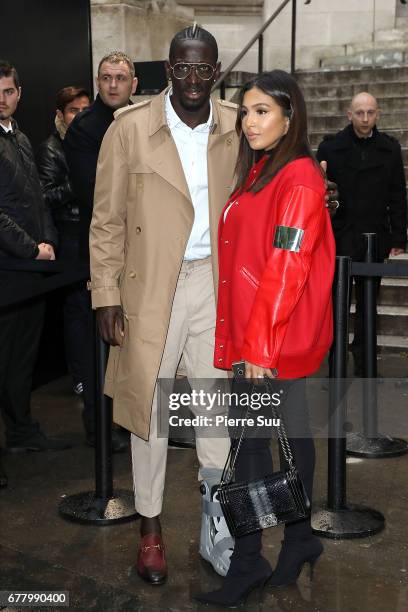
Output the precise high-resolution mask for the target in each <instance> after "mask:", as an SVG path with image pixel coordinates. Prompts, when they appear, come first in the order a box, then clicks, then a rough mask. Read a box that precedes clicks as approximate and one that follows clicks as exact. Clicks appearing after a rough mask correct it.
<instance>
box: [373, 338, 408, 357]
mask: <svg viewBox="0 0 408 612" xmlns="http://www.w3.org/2000/svg"><path fill="white" fill-rule="evenodd" d="M377 347H378V352H379V353H404V354H406V353H408V336H406V335H405V336H384V335H383V334H377Z"/></svg>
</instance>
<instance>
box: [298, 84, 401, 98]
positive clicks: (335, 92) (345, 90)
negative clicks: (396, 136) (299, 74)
mask: <svg viewBox="0 0 408 612" xmlns="http://www.w3.org/2000/svg"><path fill="white" fill-rule="evenodd" d="M317 83H319V84H318V85H317ZM302 91H303V95H304V96H305V98H306V101H307V102H309V101H312V100H321V99H337V98H348V99H349V100H351V98H352V97H353V96H355V95H356V94H358V93H360V92H361V91H368V92H370V93H371V94H372V95H373V96H376V97H386V96H389V97H392V96H408V81H392V82H386V81H385V82H383V81H380V82H372V81H369V80H367V81H362V82H361V83H360V82H359V83H350V84H348V83H342V84H341V85H339V84H333V85H329V84H328V85H320V80H319V79H317V80H316V85H305V86H303V85H302Z"/></svg>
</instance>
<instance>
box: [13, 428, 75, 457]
mask: <svg viewBox="0 0 408 612" xmlns="http://www.w3.org/2000/svg"><path fill="white" fill-rule="evenodd" d="M67 448H71V444H68V442H65V441H64V440H57V439H56V438H47V436H46V435H45V434H44V433H43V432H42V431H37V432H36V433H34V434H32V435H31V436H29V437H28V438H25V440H21V441H19V442H13V443H11V444H8V445H7V450H8V452H9V453H27V452H39V451H60V450H66V449H67Z"/></svg>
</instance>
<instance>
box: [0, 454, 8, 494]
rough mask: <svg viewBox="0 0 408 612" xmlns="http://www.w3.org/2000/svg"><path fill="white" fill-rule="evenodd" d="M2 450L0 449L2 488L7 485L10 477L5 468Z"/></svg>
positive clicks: (0, 482)
mask: <svg viewBox="0 0 408 612" xmlns="http://www.w3.org/2000/svg"><path fill="white" fill-rule="evenodd" d="M1 452H2V451H1V449H0V489H4V487H7V483H8V478H7V474H6V472H5V471H4V468H3V462H2V460H1Z"/></svg>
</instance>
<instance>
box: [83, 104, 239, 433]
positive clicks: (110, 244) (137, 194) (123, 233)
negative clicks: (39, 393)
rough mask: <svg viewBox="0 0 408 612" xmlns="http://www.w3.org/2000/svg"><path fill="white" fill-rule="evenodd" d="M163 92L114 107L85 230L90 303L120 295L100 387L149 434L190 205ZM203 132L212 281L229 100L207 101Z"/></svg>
mask: <svg viewBox="0 0 408 612" xmlns="http://www.w3.org/2000/svg"><path fill="white" fill-rule="evenodd" d="M164 96H165V92H163V93H162V94H160V95H159V96H157V97H155V98H153V99H152V100H149V101H146V102H142V103H140V104H138V105H135V106H131V107H128V108H126V109H124V110H122V111H120V112H117V113H116V114H115V121H114V122H113V123H112V125H111V126H110V127H109V129H108V131H107V133H106V135H105V138H104V140H103V143H102V147H101V150H100V154H99V159H98V166H97V175H96V187H95V198H94V209H93V218H92V223H91V231H90V255H91V290H92V306H93V308H97V307H99V306H111V305H118V304H121V305H122V307H123V311H124V314H125V337H124V341H123V345H122V346H121V347H111V349H110V354H109V362H108V368H107V372H106V381H105V393H106V394H107V395H109V396H110V397H112V398H113V418H114V421H115V422H116V423H118V424H120V425H122V426H123V427H126V429H129V430H130V431H132V432H133V433H135V434H136V435H137V436H139V437H141V438H143V439H145V440H147V439H148V437H149V429H150V414H151V406H152V401H153V393H154V387H155V383H156V379H157V375H158V372H159V367H160V362H161V359H162V354H163V350H164V344H165V340H166V335H167V329H168V324H169V320H170V313H171V308H172V302H173V297H174V293H175V289H176V284H177V278H178V275H179V272H180V268H181V264H182V261H183V256H184V252H185V248H186V244H187V241H188V238H189V235H190V232H191V228H192V225H193V220H194V209H193V205H192V202H191V197H190V194H189V190H188V186H187V183H186V180H185V177H184V173H183V169H182V166H181V162H180V158H179V156H178V152H177V148H176V145H175V143H174V140H173V138H172V137H171V133H170V130H169V128H168V126H167V122H166V117H165V110H164V109H165V98H164ZM213 116H214V124H213V129H212V131H211V133H210V136H209V140H208V185H209V218H210V233H211V245H212V254H213V260H212V261H213V273H214V283H215V285H217V282H218V281H217V278H218V263H217V230H218V220H219V216H220V213H221V210H222V208H223V206H224V204H225V202H226V200H227V199H228V196H229V194H230V191H231V186H232V180H233V170H234V165H235V161H236V157H237V152H238V138H237V136H236V133H235V120H236V106H235V105H233V104H231V103H229V102H223V101H217V100H215V99H214V100H213Z"/></svg>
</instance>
